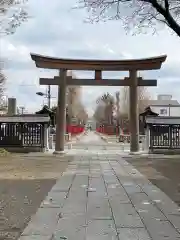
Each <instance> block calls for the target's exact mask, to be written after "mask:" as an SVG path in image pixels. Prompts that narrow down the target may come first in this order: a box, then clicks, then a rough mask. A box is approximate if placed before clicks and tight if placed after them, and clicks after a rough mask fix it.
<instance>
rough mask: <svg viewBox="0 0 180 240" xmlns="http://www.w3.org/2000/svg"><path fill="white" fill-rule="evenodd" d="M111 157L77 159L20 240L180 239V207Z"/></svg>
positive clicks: (90, 156) (105, 152) (121, 162)
mask: <svg viewBox="0 0 180 240" xmlns="http://www.w3.org/2000/svg"><path fill="white" fill-rule="evenodd" d="M102 152H103V153H102ZM107 152H108V151H104V150H102V151H100V150H99V151H97V152H96V154H94V152H93V154H91V153H89V155H84V154H82V155H81V154H79V153H78V154H79V155H78V154H77V155H75V157H74V161H73V162H71V163H70V164H69V167H68V169H67V171H66V172H65V173H64V174H63V175H62V177H61V178H60V179H59V180H58V181H57V183H56V185H55V186H54V187H53V188H52V190H51V191H50V192H49V194H48V196H47V197H46V199H45V200H44V202H43V203H42V204H41V207H40V208H39V210H38V211H37V213H36V215H35V216H34V217H32V220H31V221H30V223H29V225H28V226H27V228H26V229H25V230H24V232H23V234H22V236H21V237H20V239H19V240H30V239H32V240H42V239H43V240H60V239H68V240H92V239H93V240H180V220H179V219H180V209H179V208H178V206H177V205H176V204H175V203H174V202H172V200H171V199H169V198H168V197H167V196H166V195H165V194H164V193H163V192H162V191H160V190H159V189H158V188H157V187H155V186H153V185H152V184H151V183H150V182H149V181H148V180H147V179H146V178H145V177H144V176H143V175H142V174H140V173H139V172H138V171H137V170H136V169H135V168H134V167H133V166H131V165H130V164H129V163H127V162H126V161H125V160H124V159H122V157H121V156H120V155H118V154H116V153H112V154H109V153H107Z"/></svg>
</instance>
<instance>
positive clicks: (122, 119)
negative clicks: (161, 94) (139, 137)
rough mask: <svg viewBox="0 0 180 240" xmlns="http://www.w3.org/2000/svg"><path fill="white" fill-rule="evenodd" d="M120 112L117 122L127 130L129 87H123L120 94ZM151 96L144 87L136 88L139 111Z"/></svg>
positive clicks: (146, 104) (141, 110) (142, 109)
mask: <svg viewBox="0 0 180 240" xmlns="http://www.w3.org/2000/svg"><path fill="white" fill-rule="evenodd" d="M120 96H121V97H120V114H119V116H118V118H119V120H118V121H119V123H120V125H121V127H122V128H123V129H124V131H125V132H126V131H127V132H128V131H129V87H123V88H122V91H121V95H120ZM150 99H151V96H150V94H149V92H148V90H147V88H146V87H139V88H138V109H139V113H141V112H143V111H144V109H145V108H146V107H147V106H148V102H149V100H150Z"/></svg>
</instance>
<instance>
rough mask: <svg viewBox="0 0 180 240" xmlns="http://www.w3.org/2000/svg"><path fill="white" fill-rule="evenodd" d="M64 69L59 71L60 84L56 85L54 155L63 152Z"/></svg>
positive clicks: (64, 115)
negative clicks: (56, 103)
mask: <svg viewBox="0 0 180 240" xmlns="http://www.w3.org/2000/svg"><path fill="white" fill-rule="evenodd" d="M66 73H67V70H66V69H62V70H60V72H59V74H60V78H61V81H60V84H59V85H58V105H57V113H56V144H55V151H54V154H61V153H63V152H64V135H65V126H66Z"/></svg>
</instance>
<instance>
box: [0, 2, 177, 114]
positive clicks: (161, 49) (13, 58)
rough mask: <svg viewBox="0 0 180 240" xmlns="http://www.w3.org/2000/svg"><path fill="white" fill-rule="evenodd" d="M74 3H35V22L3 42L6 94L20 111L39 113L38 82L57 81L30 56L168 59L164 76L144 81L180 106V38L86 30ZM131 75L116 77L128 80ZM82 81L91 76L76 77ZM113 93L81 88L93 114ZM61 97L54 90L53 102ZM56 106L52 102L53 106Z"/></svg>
mask: <svg viewBox="0 0 180 240" xmlns="http://www.w3.org/2000/svg"><path fill="white" fill-rule="evenodd" d="M75 4H76V0H66V1H60V0H53V1H44V0H38V1H37V0H31V1H29V4H28V11H29V14H30V16H31V18H30V19H29V21H28V22H27V23H24V24H23V25H21V27H20V28H18V29H17V31H16V33H15V34H14V35H12V36H8V37H4V38H3V39H1V42H0V44H1V45H0V47H1V56H2V57H3V58H4V59H5V60H6V64H5V69H6V70H5V71H6V75H7V77H8V81H7V94H8V95H9V96H10V97H12V96H13V97H16V98H17V101H18V105H19V106H25V107H26V108H27V109H28V110H29V111H34V110H37V109H39V106H40V105H41V104H42V102H43V98H42V97H39V96H37V95H36V94H35V93H36V92H37V91H45V88H44V87H42V86H39V82H38V79H39V77H42V76H43V77H48V76H54V75H55V74H56V71H52V70H51V71H47V70H46V71H43V70H40V69H36V67H35V64H34V62H32V60H31V59H30V52H34V53H38V54H44V55H50V56H57V57H68V58H93V59H129V58H142V57H143V58H144V57H151V56H157V55H161V54H167V56H168V58H167V60H166V62H165V63H164V64H163V67H162V69H161V70H158V71H153V72H152V71H151V72H143V73H142V76H144V77H148V78H156V79H158V87H154V88H151V90H150V91H151V93H152V96H154V97H156V95H157V94H159V93H164V94H172V95H173V98H174V99H177V100H179V101H180V78H179V77H180V38H178V37H177V36H175V34H172V33H171V32H170V31H169V30H168V29H163V30H161V31H159V32H158V34H156V35H152V34H151V33H150V32H149V33H148V34H146V35H138V36H132V35H130V34H128V35H126V33H125V31H124V29H123V28H122V26H121V24H120V22H118V21H116V22H108V23H107V22H106V23H102V22H101V23H99V24H87V23H85V22H84V20H85V18H86V17H87V13H86V12H85V10H74V9H72V7H73V6H75ZM127 74H128V73H116V74H115V73H112V76H113V77H114V76H115V75H116V76H119V77H121V76H127ZM77 75H78V76H80V77H82V76H85V75H86V76H87V75H88V73H84V72H78V73H77ZM117 90H118V89H117V88H113V87H83V92H82V99H83V102H84V104H85V105H86V106H87V109H88V112H90V113H92V109H93V108H94V105H95V102H96V98H97V97H98V96H99V95H101V94H102V93H103V92H107V91H110V92H112V93H114V92H115V91H117ZM56 93H57V89H56V87H53V96H54V97H55V96H56ZM55 102H56V99H55V98H54V99H53V101H52V104H53V103H55Z"/></svg>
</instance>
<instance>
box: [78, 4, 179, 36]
mask: <svg viewBox="0 0 180 240" xmlns="http://www.w3.org/2000/svg"><path fill="white" fill-rule="evenodd" d="M79 2H80V7H83V8H87V10H88V11H89V12H90V18H89V20H90V21H91V22H98V21H100V20H103V21H107V20H122V23H123V24H124V26H125V28H126V29H127V30H129V29H133V31H134V33H142V32H143V33H144V32H146V29H147V28H152V29H153V31H155V30H156V29H157V22H159V23H162V24H165V25H167V26H168V27H169V28H171V29H172V30H173V31H174V32H175V33H176V34H177V35H178V36H180V21H179V17H180V1H179V0H79Z"/></svg>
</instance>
